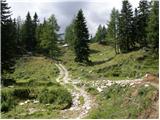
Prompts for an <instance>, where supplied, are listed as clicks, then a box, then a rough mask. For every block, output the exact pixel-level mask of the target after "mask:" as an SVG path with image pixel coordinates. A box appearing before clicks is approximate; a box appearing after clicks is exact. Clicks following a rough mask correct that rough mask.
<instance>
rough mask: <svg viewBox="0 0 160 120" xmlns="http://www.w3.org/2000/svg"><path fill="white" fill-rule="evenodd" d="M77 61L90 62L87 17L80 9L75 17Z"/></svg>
mask: <svg viewBox="0 0 160 120" xmlns="http://www.w3.org/2000/svg"><path fill="white" fill-rule="evenodd" d="M75 35H76V39H75V45H74V51H75V55H76V57H75V61H76V62H81V63H88V62H89V58H88V57H89V53H90V50H89V46H88V42H89V40H88V39H89V33H88V29H87V25H86V21H85V17H84V15H83V11H82V10H79V12H78V14H77V17H76V19H75Z"/></svg>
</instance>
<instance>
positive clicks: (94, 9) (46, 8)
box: [7, 0, 139, 34]
mask: <svg viewBox="0 0 160 120" xmlns="http://www.w3.org/2000/svg"><path fill="white" fill-rule="evenodd" d="M7 2H8V3H9V6H11V10H12V13H13V17H15V18H16V17H18V16H21V18H22V19H25V16H26V14H27V12H28V11H30V13H31V15H32V16H33V14H34V13H35V12H37V14H38V16H39V17H40V20H41V21H42V20H43V18H44V17H46V18H48V17H49V16H50V15H51V14H55V16H56V18H57V21H58V24H59V25H60V27H61V32H64V30H65V27H66V26H67V25H68V24H69V23H70V22H71V20H72V19H73V17H74V15H76V14H77V12H78V10H79V9H81V8H82V9H83V11H84V15H85V17H86V20H87V26H88V28H89V31H90V33H92V34H95V32H96V29H97V27H98V25H99V24H102V25H105V24H106V23H107V20H109V16H110V12H111V9H112V8H113V7H115V8H116V9H118V10H120V9H121V6H122V0H87V1H86V0H76V1H75V0H7ZM129 2H130V3H131V4H132V6H133V9H134V8H135V7H137V6H138V3H139V0H129Z"/></svg>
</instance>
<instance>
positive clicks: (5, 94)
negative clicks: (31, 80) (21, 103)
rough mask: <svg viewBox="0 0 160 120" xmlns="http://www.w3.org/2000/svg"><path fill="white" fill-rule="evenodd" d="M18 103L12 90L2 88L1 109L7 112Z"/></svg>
mask: <svg viewBox="0 0 160 120" xmlns="http://www.w3.org/2000/svg"><path fill="white" fill-rule="evenodd" d="M15 104H16V101H15V100H14V97H13V91H11V90H7V89H6V90H2V91H1V111H2V112H7V111H9V110H11V108H13V107H14V106H15Z"/></svg>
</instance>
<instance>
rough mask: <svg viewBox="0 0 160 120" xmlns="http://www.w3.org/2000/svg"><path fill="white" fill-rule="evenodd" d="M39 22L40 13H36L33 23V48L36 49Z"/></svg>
mask: <svg viewBox="0 0 160 120" xmlns="http://www.w3.org/2000/svg"><path fill="white" fill-rule="evenodd" d="M38 22H39V20H38V15H37V13H35V14H34V16H33V23H32V24H33V42H32V44H33V50H35V48H36V42H37V40H36V29H37V24H38Z"/></svg>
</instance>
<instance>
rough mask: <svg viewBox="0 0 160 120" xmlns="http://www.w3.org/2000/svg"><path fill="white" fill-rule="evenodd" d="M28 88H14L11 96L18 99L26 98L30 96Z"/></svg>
mask: <svg viewBox="0 0 160 120" xmlns="http://www.w3.org/2000/svg"><path fill="white" fill-rule="evenodd" d="M29 95H30V89H29V88H15V89H14V92H13V96H14V97H17V98H19V99H22V100H24V99H28V98H30V96H29Z"/></svg>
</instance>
